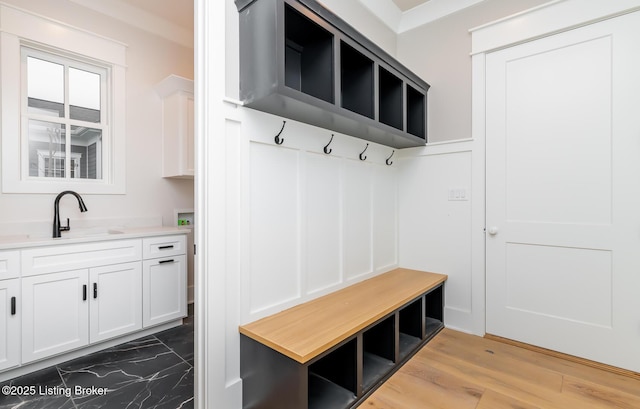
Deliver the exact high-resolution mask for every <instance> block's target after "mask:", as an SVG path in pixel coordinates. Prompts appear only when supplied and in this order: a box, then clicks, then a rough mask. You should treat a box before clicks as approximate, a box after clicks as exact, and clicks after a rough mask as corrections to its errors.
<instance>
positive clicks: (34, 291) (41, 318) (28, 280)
mask: <svg viewBox="0 0 640 409" xmlns="http://www.w3.org/2000/svg"><path fill="white" fill-rule="evenodd" d="M88 274H89V273H88V271H87V270H86V269H85V270H75V271H67V272H62V273H53V274H43V275H39V276H32V277H24V278H23V279H22V308H23V313H22V317H23V321H22V363H23V364H25V363H27V362H31V361H35V360H38V359H42V358H46V357H48V356H51V355H55V354H59V353H61V352H66V351H69V350H72V349H75V348H79V347H82V346H85V345H87V344H88V343H89V328H88V323H89V301H88V297H89V295H88V291H87V290H88V288H87V289H85V287H86V285H87V278H88ZM85 293H86V294H87V296H86V299H85Z"/></svg>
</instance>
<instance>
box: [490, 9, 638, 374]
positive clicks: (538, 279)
mask: <svg viewBox="0 0 640 409" xmlns="http://www.w3.org/2000/svg"><path fill="white" fill-rule="evenodd" d="M638 38H640V14H639V13H633V14H628V15H624V16H621V17H617V18H614V19H610V20H606V21H603V22H599V23H596V24H592V25H589V26H585V27H582V28H578V29H574V30H571V31H568V32H565V33H561V34H557V35H554V36H550V37H546V38H542V39H539V40H536V41H532V42H529V43H525V44H521V45H518V46H514V47H511V48H508V49H504V50H501V51H497V52H494V53H490V54H487V59H486V95H487V101H486V103H487V111H486V119H487V121H486V134H487V142H486V143H487V175H486V176H487V192H486V193H487V210H486V211H487V213H486V226H487V238H486V251H487V265H486V272H487V277H486V279H487V282H486V285H487V287H486V288H487V289H486V291H487V294H486V295H487V333H490V334H494V335H498V336H501V337H506V338H510V339H515V340H518V341H521V342H525V343H529V344H533V345H537V346H541V347H544V348H549V349H552V350H556V351H560V352H563V353H567V354H571V355H576V356H580V357H584V358H587V359H591V360H595V361H599V362H604V363H607V364H610V365H614V366H618V367H623V368H627V369H631V370H634V371H640V354H639V353H638V345H640V182H639V180H640V47H639V46H638Z"/></svg>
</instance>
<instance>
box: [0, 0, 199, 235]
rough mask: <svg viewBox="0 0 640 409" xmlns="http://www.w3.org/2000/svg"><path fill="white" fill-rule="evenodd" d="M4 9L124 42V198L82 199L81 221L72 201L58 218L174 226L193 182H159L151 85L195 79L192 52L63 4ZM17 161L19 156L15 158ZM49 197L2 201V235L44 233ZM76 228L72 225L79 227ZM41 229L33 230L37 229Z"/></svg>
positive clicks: (157, 111)
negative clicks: (30, 229)
mask: <svg viewBox="0 0 640 409" xmlns="http://www.w3.org/2000/svg"><path fill="white" fill-rule="evenodd" d="M6 3H11V4H15V5H16V6H18V7H21V8H23V9H26V10H29V11H31V12H34V13H37V14H41V15H43V16H47V17H49V18H52V19H54V20H58V21H61V22H63V23H66V24H70V25H73V26H76V27H79V28H83V29H86V30H88V31H91V32H94V33H97V34H99V35H103V36H106V37H109V38H112V39H114V40H117V41H120V42H123V43H125V44H127V45H128V47H127V72H126V76H127V84H126V86H127V91H126V92H127V98H126V101H125V104H126V114H127V119H126V141H127V145H126V149H127V157H126V158H122V160H121V161H119V164H118V166H126V168H127V182H126V189H127V191H126V194H125V195H85V196H84V201H85V203H86V205H87V208H88V209H89V211H88V212H86V213H83V214H80V213H79V212H78V207H77V203H74V201H73V200H71V199H65V200H63V201H62V202H61V216H62V217H69V218H70V219H71V227H72V229H73V226H74V219H75V220H79V221H81V222H82V221H90V220H93V219H114V218H118V219H122V218H143V217H144V218H147V217H149V216H153V217H154V218H156V219H158V220H161V221H162V223H163V224H165V225H173V220H172V219H173V209H175V208H192V207H193V194H194V193H193V192H194V190H193V182H192V181H182V180H169V179H163V178H162V177H161V162H160V158H161V153H162V144H161V137H162V120H161V118H162V117H161V115H162V102H161V100H160V98H159V97H158V96H157V95H156V93H155V91H154V88H153V87H154V85H155V84H156V83H157V82H159V81H160V80H162V79H163V78H165V77H166V76H167V75H169V74H178V75H181V76H184V77H188V78H193V49H191V48H188V47H184V46H180V45H177V44H175V43H173V42H170V41H167V40H165V39H163V38H161V37H158V36H154V35H151V34H149V33H147V32H144V31H141V30H139V29H137V28H134V27H131V26H128V25H126V24H124V23H121V22H120V21H118V20H115V19H113V18H109V17H106V16H104V15H102V14H99V13H96V12H94V11H91V10H89V9H86V8H84V7H82V6H79V5H77V4H74V3H71V2H69V1H65V0H30V1H29V2H25V1H21V0H7V1H6ZM16 154H17V153H16ZM54 198H55V195H52V194H29V195H25V194H0V229H1V230H2V231H0V234H5V233H12V232H16V231H19V230H20V229H21V228H22V226H25V225H27V224H29V223H30V222H42V226H43V227H42V228H41V229H42V231H43V233H45V234H47V233H49V232H50V229H51V221H52V219H53V200H54ZM77 225H78V224H76V226H77ZM38 228H39V227H38Z"/></svg>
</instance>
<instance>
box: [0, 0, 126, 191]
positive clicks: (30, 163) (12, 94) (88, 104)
mask: <svg viewBox="0 0 640 409" xmlns="http://www.w3.org/2000/svg"><path fill="white" fill-rule="evenodd" d="M0 15H1V16H2V17H3V18H2V19H0V83H1V84H2V86H1V87H0V115H1V117H0V141H1V147H2V149H1V153H0V154H1V165H0V166H1V167H2V171H1V174H2V181H1V182H2V193H58V192H60V191H62V190H67V189H71V190H75V191H77V192H79V193H84V194H91V193H95V194H124V193H125V181H126V179H125V170H126V168H125V159H126V151H125V141H126V138H125V131H126V127H125V123H126V122H125V90H126V89H125V87H126V81H125V72H126V46H125V45H124V44H122V43H119V42H117V41H113V40H110V39H108V38H105V37H103V36H100V35H96V34H93V33H91V32H88V31H86V30H81V29H77V28H75V27H72V26H69V25H65V24H62V23H60V22H57V21H54V20H50V19H48V18H46V17H43V16H39V15H35V14H31V13H29V12H28V11H25V10H22V9H19V8H15V7H13V6H11V5H8V4H5V3H0Z"/></svg>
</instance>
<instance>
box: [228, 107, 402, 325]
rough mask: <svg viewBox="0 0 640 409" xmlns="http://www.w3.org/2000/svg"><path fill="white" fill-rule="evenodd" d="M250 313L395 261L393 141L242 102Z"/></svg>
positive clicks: (247, 316) (246, 318) (244, 310)
mask: <svg viewBox="0 0 640 409" xmlns="http://www.w3.org/2000/svg"><path fill="white" fill-rule="evenodd" d="M239 111H240V112H241V114H240V115H239V117H240V121H241V122H242V126H241V129H242V135H241V140H242V142H241V144H242V145H243V146H245V148H244V150H245V152H246V154H244V155H239V157H240V160H241V161H242V162H243V163H241V164H240V169H241V173H243V174H244V176H243V177H241V179H242V185H243V186H244V187H243V188H242V192H241V203H242V204H241V205H240V206H239V207H240V209H242V210H241V213H242V214H244V215H245V217H244V218H245V219H246V220H248V221H245V222H243V226H244V229H245V230H244V231H245V233H246V234H245V235H244V236H245V237H246V239H244V240H245V241H246V242H245V243H244V244H243V245H241V246H240V248H242V249H244V250H243V251H244V252H243V254H246V257H242V260H243V261H242V263H243V267H242V268H241V270H242V272H243V278H242V279H241V280H240V281H241V282H242V283H243V288H242V289H241V290H240V294H241V301H240V321H241V323H246V322H250V321H254V320H256V319H259V318H262V317H264V316H266V315H269V314H272V313H275V312H278V311H280V310H283V309H285V308H289V307H292V306H294V305H297V304H299V303H302V302H305V301H308V300H310V299H312V298H315V297H318V296H321V295H324V294H327V293H329V292H331V291H335V290H337V289H339V288H342V287H345V286H347V285H350V284H352V283H354V282H356V281H360V280H364V279H366V278H370V277H372V276H374V275H376V274H380V273H383V272H386V271H389V270H391V269H393V268H396V267H398V228H399V225H398V211H397V210H398V165H397V164H395V163H394V164H393V165H392V166H387V165H386V164H385V159H386V158H387V157H389V155H390V154H391V149H390V148H388V147H386V146H382V145H376V144H373V143H369V146H368V148H367V151H366V153H365V155H364V156H366V157H367V158H366V160H364V161H362V160H360V159H359V153H360V152H362V150H363V149H364V148H365V146H366V143H364V142H363V141H362V140H360V139H356V138H353V137H349V136H346V135H341V134H335V135H333V140H332V141H331V145H330V146H329V149H331V153H330V154H326V153H324V151H323V148H324V146H325V145H326V144H327V143H328V142H329V140H331V136H332V134H331V133H329V132H328V131H327V130H325V129H321V128H316V127H313V126H309V125H306V124H302V123H300V122H296V121H292V120H286V124H285V127H284V129H283V131H282V133H281V135H280V138H283V139H284V142H283V144H282V145H276V144H275V143H274V136H275V135H276V134H277V133H278V131H279V130H280V129H281V128H282V125H283V119H282V118H279V117H276V116H273V115H269V114H265V113H262V112H258V111H254V110H251V109H245V108H239Z"/></svg>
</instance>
